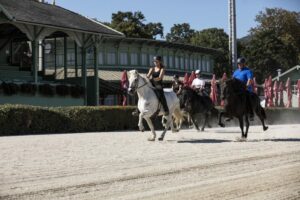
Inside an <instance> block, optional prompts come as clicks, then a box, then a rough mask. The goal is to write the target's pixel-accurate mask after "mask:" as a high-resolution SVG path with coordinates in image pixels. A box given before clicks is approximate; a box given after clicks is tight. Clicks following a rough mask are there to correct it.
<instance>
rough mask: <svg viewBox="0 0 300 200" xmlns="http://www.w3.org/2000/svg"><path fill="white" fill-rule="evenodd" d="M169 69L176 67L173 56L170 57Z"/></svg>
mask: <svg viewBox="0 0 300 200" xmlns="http://www.w3.org/2000/svg"><path fill="white" fill-rule="evenodd" d="M169 67H170V68H173V67H174V63H173V56H169Z"/></svg>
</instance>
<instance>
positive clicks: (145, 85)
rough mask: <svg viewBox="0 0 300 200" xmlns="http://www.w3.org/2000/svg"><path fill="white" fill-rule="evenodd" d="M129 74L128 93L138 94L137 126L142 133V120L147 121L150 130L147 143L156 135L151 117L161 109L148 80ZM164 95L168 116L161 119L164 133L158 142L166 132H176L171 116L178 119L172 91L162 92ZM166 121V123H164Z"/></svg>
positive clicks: (174, 95)
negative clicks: (150, 134) (169, 130)
mask: <svg viewBox="0 0 300 200" xmlns="http://www.w3.org/2000/svg"><path fill="white" fill-rule="evenodd" d="M128 73H129V87H128V93H129V94H134V93H135V92H137V94H138V98H139V100H138V109H139V111H140V114H139V122H138V126H139V129H140V131H144V129H145V128H144V126H143V121H142V120H143V118H144V119H145V120H146V121H147V124H148V126H149V128H150V129H151V133H152V136H151V137H149V138H148V140H149V141H155V138H156V133H155V130H154V126H153V123H152V120H151V116H152V115H153V114H154V113H155V112H156V111H157V109H158V107H159V106H160V107H162V106H161V105H159V104H160V102H159V100H158V98H157V96H156V94H155V92H154V87H153V86H152V84H151V82H150V81H149V79H148V78H145V77H142V76H141V75H140V74H139V73H138V72H137V71H136V70H131V71H129V72H128ZM164 94H165V97H166V101H167V104H168V107H169V115H167V116H163V117H162V124H163V126H164V131H163V133H162V134H161V136H160V137H159V138H158V140H163V139H164V136H165V134H166V132H167V130H168V129H169V128H170V126H171V129H172V132H176V131H177V130H176V129H175V128H174V125H173V120H172V115H173V116H174V117H175V118H176V117H180V116H179V115H180V114H181V113H180V105H179V99H178V98H177V96H176V94H175V93H174V92H173V90H166V89H165V90H164ZM158 115H163V112H162V111H161V110H160V112H159V114H158ZM165 121H166V122H165Z"/></svg>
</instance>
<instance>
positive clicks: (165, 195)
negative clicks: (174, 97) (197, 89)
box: [0, 125, 300, 200]
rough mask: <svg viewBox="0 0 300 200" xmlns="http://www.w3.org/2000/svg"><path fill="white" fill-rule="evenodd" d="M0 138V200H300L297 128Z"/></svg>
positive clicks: (235, 128)
mask: <svg viewBox="0 0 300 200" xmlns="http://www.w3.org/2000/svg"><path fill="white" fill-rule="evenodd" d="M148 136H149V133H148V132H145V133H140V132H114V133H81V134H61V135H35V136H13V137H0V158H1V159H0V199H18V200H19V199H42V200H44V199H55V200H56V199H80V200H82V199H113V200H116V199H172V200H173V199H222V200H223V199H243V200H244V199H258V200H261V199H300V125H277V126H271V127H270V129H269V130H268V131H267V132H262V127H260V126H254V127H253V126H252V127H250V132H249V136H248V137H249V138H248V141H247V142H237V141H236V137H239V136H240V131H239V129H238V128H237V127H230V128H225V129H222V128H212V129H207V131H206V132H196V131H194V130H182V131H181V132H179V133H175V134H174V133H171V132H168V133H167V135H166V137H165V141H163V142H158V141H156V142H148V141H147V137H148Z"/></svg>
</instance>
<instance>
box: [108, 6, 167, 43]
mask: <svg viewBox="0 0 300 200" xmlns="http://www.w3.org/2000/svg"><path fill="white" fill-rule="evenodd" d="M145 21H146V19H145V16H144V15H143V13H142V12H134V13H133V12H121V11H119V12H117V13H113V14H112V20H111V23H105V24H106V25H109V26H110V27H112V28H114V29H116V30H118V31H120V32H122V33H124V34H125V35H126V36H127V37H134V38H147V39H155V37H156V36H157V35H160V36H161V37H163V35H164V34H163V30H164V28H163V26H162V24H161V23H148V24H146V23H145Z"/></svg>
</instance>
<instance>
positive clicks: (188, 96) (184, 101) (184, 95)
mask: <svg viewBox="0 0 300 200" xmlns="http://www.w3.org/2000/svg"><path fill="white" fill-rule="evenodd" d="M193 95H194V94H193V91H192V89H190V88H183V89H182V91H181V93H180V94H179V96H178V97H179V104H180V109H184V110H186V111H190V110H191V109H192V97H193Z"/></svg>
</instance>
